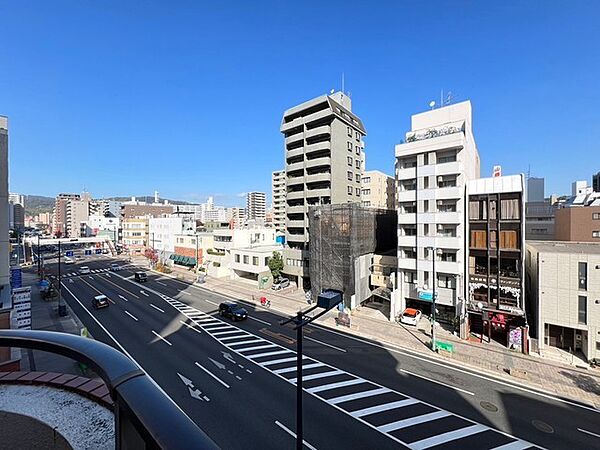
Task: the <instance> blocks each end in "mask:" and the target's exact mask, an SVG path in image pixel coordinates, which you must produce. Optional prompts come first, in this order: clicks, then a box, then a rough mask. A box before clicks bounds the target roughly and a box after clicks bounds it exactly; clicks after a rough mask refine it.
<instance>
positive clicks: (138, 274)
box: [134, 272, 148, 283]
mask: <svg viewBox="0 0 600 450" xmlns="http://www.w3.org/2000/svg"><path fill="white" fill-rule="evenodd" d="M134 278H135V281H137V282H138V283H143V282H144V281H148V275H146V272H136V273H135V275H134Z"/></svg>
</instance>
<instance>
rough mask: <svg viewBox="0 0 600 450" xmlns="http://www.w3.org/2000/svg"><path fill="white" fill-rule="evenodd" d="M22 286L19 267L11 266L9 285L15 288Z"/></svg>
mask: <svg viewBox="0 0 600 450" xmlns="http://www.w3.org/2000/svg"><path fill="white" fill-rule="evenodd" d="M22 286H23V277H22V274H21V268H20V267H11V269H10V287H11V289H17V288H20V287H22Z"/></svg>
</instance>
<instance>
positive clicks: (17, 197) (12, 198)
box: [8, 192, 25, 208]
mask: <svg viewBox="0 0 600 450" xmlns="http://www.w3.org/2000/svg"><path fill="white" fill-rule="evenodd" d="M8 201H9V203H13V204H15V205H16V204H18V205H21V206H22V207H23V208H25V196H24V195H23V194H15V193H13V192H11V193H10V194H8Z"/></svg>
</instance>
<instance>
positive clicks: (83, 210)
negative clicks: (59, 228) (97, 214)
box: [65, 199, 90, 238]
mask: <svg viewBox="0 0 600 450" xmlns="http://www.w3.org/2000/svg"><path fill="white" fill-rule="evenodd" d="M89 204H90V202H89V201H88V200H83V199H82V200H69V201H68V202H67V208H66V222H65V233H66V236H67V237H70V238H76V237H80V236H81V224H82V222H83V223H85V222H87V220H88V218H89V214H90V212H89Z"/></svg>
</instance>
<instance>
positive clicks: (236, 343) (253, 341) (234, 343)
mask: <svg viewBox="0 0 600 450" xmlns="http://www.w3.org/2000/svg"><path fill="white" fill-rule="evenodd" d="M236 337H237V336H236ZM245 337H250V336H245ZM225 339H235V337H234V338H223V340H225ZM255 342H267V341H265V340H264V339H261V338H258V339H251V340H249V341H241V342H232V343H230V344H227V346H228V347H235V346H236V345H243V344H254V343H255Z"/></svg>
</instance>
